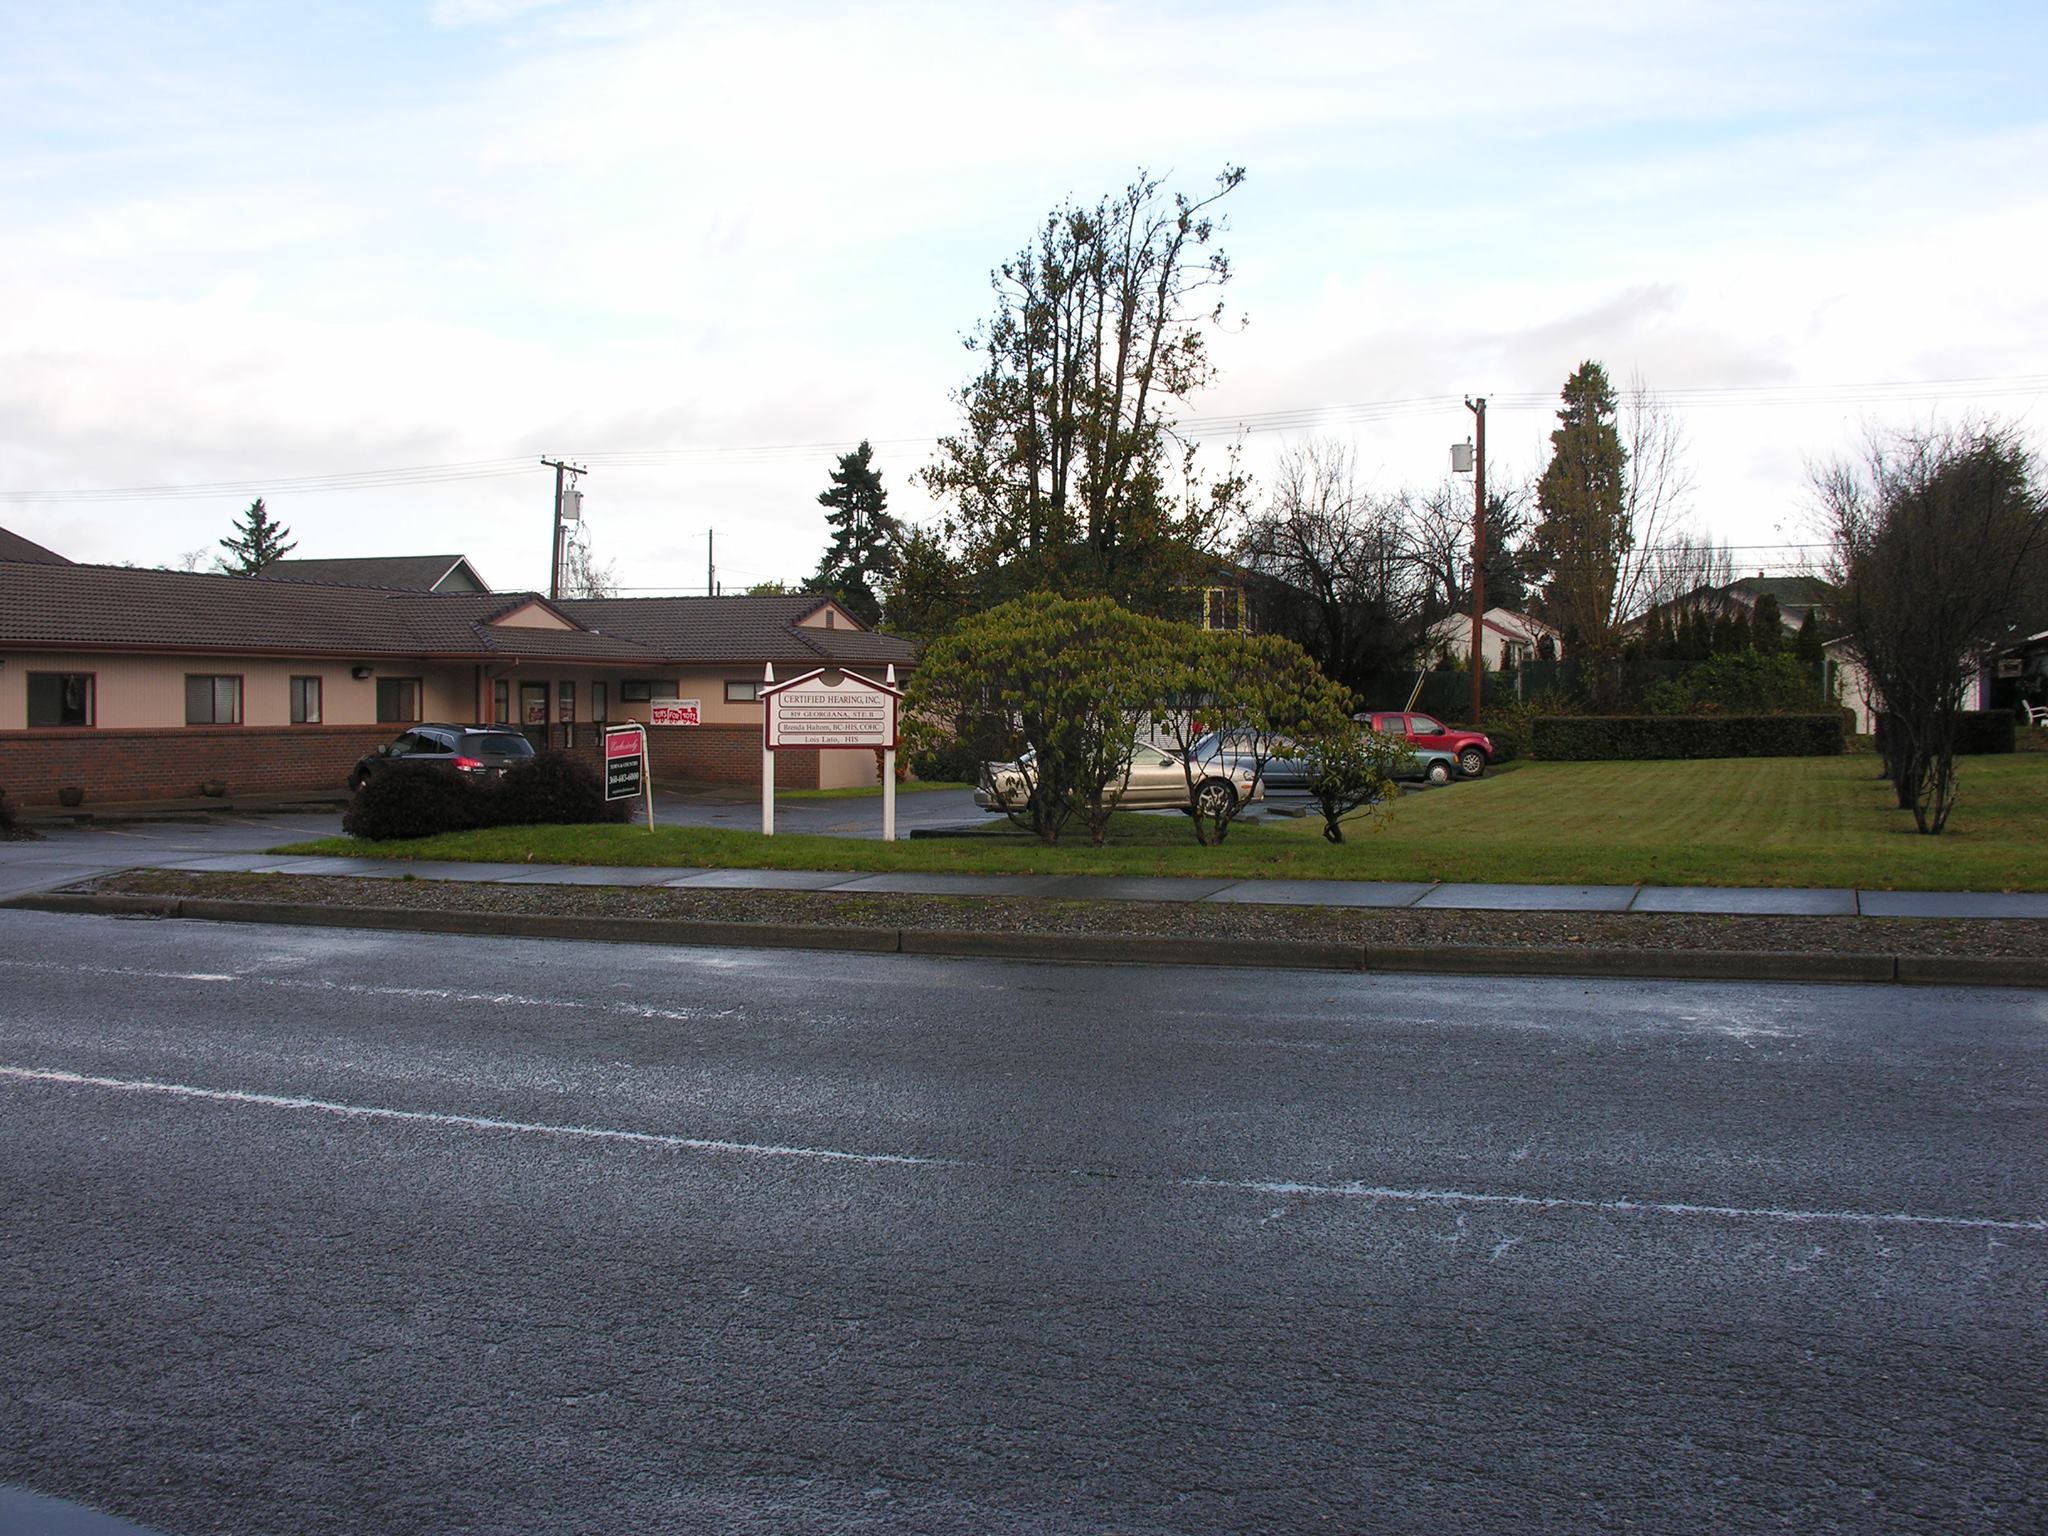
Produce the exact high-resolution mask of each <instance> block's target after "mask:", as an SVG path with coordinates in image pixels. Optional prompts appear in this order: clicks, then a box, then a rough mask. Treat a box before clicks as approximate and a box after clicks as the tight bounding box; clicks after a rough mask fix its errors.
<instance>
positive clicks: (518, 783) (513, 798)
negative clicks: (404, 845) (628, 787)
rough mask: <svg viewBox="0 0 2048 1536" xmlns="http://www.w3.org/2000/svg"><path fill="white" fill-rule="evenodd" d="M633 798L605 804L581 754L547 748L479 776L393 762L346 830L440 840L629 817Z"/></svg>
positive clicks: (345, 816)
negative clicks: (478, 831) (480, 830)
mask: <svg viewBox="0 0 2048 1536" xmlns="http://www.w3.org/2000/svg"><path fill="white" fill-rule="evenodd" d="M631 808H632V803H631V802H630V801H626V800H616V801H607V800H606V799H605V797H604V780H602V779H601V778H599V777H598V776H597V772H596V770H595V769H593V768H592V767H591V766H590V765H589V764H588V763H586V762H584V761H583V760H582V759H581V758H577V757H572V756H570V755H569V754H567V753H565V752H543V753H541V754H539V755H538V756H536V757H534V758H531V759H529V760H528V761H526V762H522V763H520V764H519V765H518V766H517V767H515V768H512V769H510V770H508V771H507V772H506V774H505V776H504V777H503V778H502V779H497V780H492V779H480V778H476V777H473V776H472V775H470V774H466V773H458V772H456V771H455V770H454V769H453V768H449V767H447V766H445V765H443V764H438V763H403V762H401V763H393V764H392V765H391V766H390V767H388V768H386V769H385V770H384V771H383V772H381V773H374V774H372V775H371V776H370V779H369V782H368V783H366V784H364V785H363V787H362V788H361V789H359V790H357V791H356V793H355V798H354V799H352V800H351V801H350V802H349V806H348V809H347V810H346V811H345V812H343V813H342V818H341V830H342V831H344V832H346V833H347V834H348V835H349V836H350V837H360V838H362V839H364V840H365V841H368V842H378V843H382V842H389V841H391V840H392V839H394V838H411V837H438V836H439V835H440V834H441V833H443V832H467V831H468V830H469V829H470V828H472V827H496V826H539V825H544V824H557V825H559V824H569V823H579V822H597V821H624V820H625V819H626V817H627V815H628V814H629V813H630V811H631Z"/></svg>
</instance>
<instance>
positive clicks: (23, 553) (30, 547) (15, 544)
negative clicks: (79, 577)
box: [0, 528, 71, 565]
mask: <svg viewBox="0 0 2048 1536" xmlns="http://www.w3.org/2000/svg"><path fill="white" fill-rule="evenodd" d="M0 560H21V561H26V562H29V563H31V564H35V565H69V564H70V563H71V562H70V561H69V560H66V559H65V558H64V557H63V556H62V555H60V554H58V553H57V551H55V550H54V549H45V548H43V546H42V545H40V544H37V543H35V542H34V541H32V540H29V539H24V538H23V537H22V536H21V535H20V534H18V533H10V532H9V531H8V530H7V529H5V528H0Z"/></svg>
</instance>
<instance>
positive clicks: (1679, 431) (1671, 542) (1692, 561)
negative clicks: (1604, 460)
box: [1610, 374, 1733, 626]
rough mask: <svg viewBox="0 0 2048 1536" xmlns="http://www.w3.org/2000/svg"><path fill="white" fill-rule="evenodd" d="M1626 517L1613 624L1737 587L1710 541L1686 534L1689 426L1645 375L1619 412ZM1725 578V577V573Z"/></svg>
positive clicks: (1724, 557)
mask: <svg viewBox="0 0 2048 1536" xmlns="http://www.w3.org/2000/svg"><path fill="white" fill-rule="evenodd" d="M1619 414H1620V428H1621V446H1622V449H1623V451H1624V452H1626V453H1627V455H1628V459H1627V464H1626V467H1625V469H1624V470H1623V473H1622V489H1621V516H1622V523H1623V526H1624V527H1625V528H1626V529H1627V530H1628V534H1629V542H1628V544H1627V545H1626V547H1625V548H1624V549H1623V550H1622V552H1621V560H1620V563H1619V565H1618V566H1617V568H1616V571H1615V579H1614V606H1613V609H1612V612H1611V614H1610V619H1611V622H1613V623H1614V624H1615V625H1617V626H1619V625H1620V624H1621V623H1622V622H1623V621H1624V620H1625V619H1628V618H1629V617H1631V616H1632V615H1635V614H1639V613H1642V612H1643V611H1645V610H1646V609H1649V608H1653V607H1656V606H1657V605H1658V604H1660V603H1668V602H1670V601H1671V599H1673V598H1674V597H1681V596H1683V595H1684V594H1685V593H1687V592H1690V591H1693V590H1694V589H1696V588H1698V587H1702V586H1707V585H1711V584H1714V582H1715V581H1716V578H1717V577H1718V580H1719V581H1720V582H1721V583H1722V584H1725V583H1726V582H1728V581H1730V580H1732V579H1733V561H1732V557H1731V556H1730V555H1729V554H1728V552H1727V551H1726V550H1725V549H1717V548H1716V547H1715V545H1714V543H1713V541H1712V540H1711V539H1696V538H1694V537H1692V536H1691V535H1690V534H1689V533H1688V532H1687V531H1686V526H1685V523H1686V516H1687V513H1688V512H1689V511H1690V509H1691V503H1692V488H1693V474H1692V467H1691V465H1689V464H1688V463H1687V462H1686V440H1685V424H1684V422H1682V421H1681V420H1680V419H1679V417H1678V414H1677V413H1676V412H1675V411H1673V410H1672V408H1671V406H1670V405H1669V404H1668V403H1667V402H1665V401H1664V400H1662V399H1660V398H1659V397H1658V396H1657V395H1655V394H1653V393H1652V392H1651V390H1650V387H1649V386H1648V385H1647V384H1645V383H1644V382H1643V378H1642V375H1641V374H1637V375H1635V376H1634V377H1632V378H1631V379H1630V380H1629V387H1628V392H1627V393H1626V394H1625V395H1623V396H1622V399H1621V411H1620V413H1619ZM1724 572H1725V573H1724Z"/></svg>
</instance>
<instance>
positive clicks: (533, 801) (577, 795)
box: [479, 752, 632, 827]
mask: <svg viewBox="0 0 2048 1536" xmlns="http://www.w3.org/2000/svg"><path fill="white" fill-rule="evenodd" d="M479 787H480V788H482V789H483V790H484V794H483V796H482V799H483V801H484V805H483V807H482V809H483V813H484V815H485V817H486V818H487V820H486V822H485V824H486V825H489V826H506V827H534V826H563V825H570V824H574V823H580V822H594V821H599V822H601V821H624V820H625V819H626V817H627V815H628V814H629V813H630V811H631V808H632V807H631V802H630V801H626V800H607V799H605V797H604V780H603V779H602V778H600V777H598V774H597V770H596V769H594V768H592V767H591V766H590V764H589V763H588V762H586V761H584V760H583V759H582V758H580V757H572V756H570V755H569V754H568V753H566V752H542V753H538V754H536V755H535V756H533V757H531V758H528V759H527V760H526V761H525V762H522V763H516V764H514V765H513V766H512V767H511V768H509V769H508V770H506V773H505V776H504V777H503V778H502V779H500V780H498V782H497V783H496V784H490V785H482V786H479Z"/></svg>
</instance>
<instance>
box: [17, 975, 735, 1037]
mask: <svg viewBox="0 0 2048 1536" xmlns="http://www.w3.org/2000/svg"><path fill="white" fill-rule="evenodd" d="M0 970H20V971H60V972H62V973H63V974H65V975H67V976H111V977H116V978H119V979H120V980H123V981H200V982H211V983H219V982H236V983H239V984H241V985H244V986H251V987H271V988H276V989H281V990H284V991H291V992H331V993H335V994H336V995H339V996H347V997H396V998H405V999H407V1000H411V1001H419V1002H430V1003H484V1004H487V1005H489V1006H492V1007H506V1008H567V1009H570V1010H573V1011H577V1012H586V1013H615V1014H623V1015H625V1016H627V1017H629V1018H635V1019H667V1020H671V1021H673V1022H675V1023H679V1024H689V1023H695V1022H697V1021H698V1020H701V1019H728V1018H737V1017H738V1016H739V1010H738V1009H736V1008H655V1007H650V1006H648V1005H646V1004H643V1003H625V1002H588V1001H585V1000H583V999H581V998H571V997H531V996H528V995H527V994H525V993H523V992H465V991H462V990H460V989H459V988H455V987H387V986H372V985H368V984H366V983H362V982H351V981H333V980H330V979H328V978H326V977H312V978H307V977H304V976H270V975H265V974H263V973H262V972H260V971H244V972H239V973H234V974H230V973H226V972H217V971H157V970H145V969H142V968H140V967H137V966H119V965H75V964H71V963H67V962H63V961H55V960H0Z"/></svg>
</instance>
